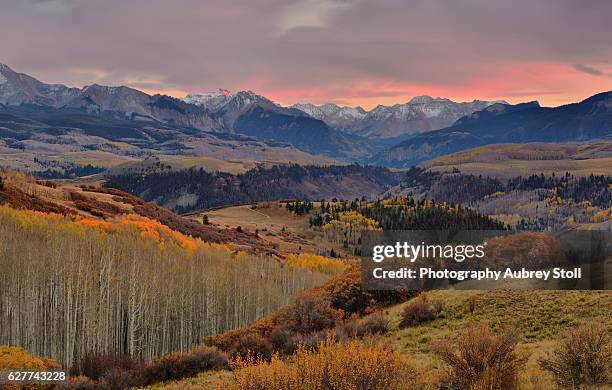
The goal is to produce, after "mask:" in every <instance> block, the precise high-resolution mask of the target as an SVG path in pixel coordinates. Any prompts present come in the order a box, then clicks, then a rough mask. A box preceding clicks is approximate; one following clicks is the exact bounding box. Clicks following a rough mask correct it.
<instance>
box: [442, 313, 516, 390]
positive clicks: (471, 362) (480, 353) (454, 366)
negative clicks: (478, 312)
mask: <svg viewBox="0 0 612 390" xmlns="http://www.w3.org/2000/svg"><path fill="white" fill-rule="evenodd" d="M519 340H520V335H519V333H518V331H517V330H516V329H507V330H505V331H503V332H502V333H501V334H499V335H494V334H491V333H490V332H489V326H488V324H486V323H485V324H482V325H481V326H473V327H470V328H468V329H467V330H466V331H464V332H463V333H461V334H459V335H457V337H456V342H455V343H453V344H451V343H449V342H438V343H434V344H432V351H433V352H434V354H436V355H437V356H438V357H440V359H442V361H444V362H445V363H446V364H448V365H449V366H450V384H449V387H450V388H453V389H455V388H456V389H474V390H480V389H483V390H484V389H492V390H510V389H516V388H517V386H518V374H519V372H520V371H521V369H522V368H523V367H524V365H525V363H526V361H527V356H525V355H523V354H520V353H518V352H517V351H516V345H517V343H518V342H519Z"/></svg>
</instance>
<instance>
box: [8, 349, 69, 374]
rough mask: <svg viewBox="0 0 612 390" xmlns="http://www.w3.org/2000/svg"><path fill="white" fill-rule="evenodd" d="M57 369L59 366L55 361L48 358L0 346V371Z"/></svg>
mask: <svg viewBox="0 0 612 390" xmlns="http://www.w3.org/2000/svg"><path fill="white" fill-rule="evenodd" d="M59 367H60V365H59V364H58V363H57V362H56V361H54V360H52V359H49V358H43V357H39V356H34V355H30V354H29V353H28V352H26V350H25V349H23V348H17V347H8V346H4V345H2V346H0V369H4V368H28V369H45V368H48V369H53V368H59Z"/></svg>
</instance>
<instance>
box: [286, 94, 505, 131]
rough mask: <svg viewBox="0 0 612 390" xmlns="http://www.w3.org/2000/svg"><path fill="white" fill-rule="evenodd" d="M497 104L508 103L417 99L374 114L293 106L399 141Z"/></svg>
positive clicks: (327, 106)
mask: <svg viewBox="0 0 612 390" xmlns="http://www.w3.org/2000/svg"><path fill="white" fill-rule="evenodd" d="M495 103H505V102H492V101H481V100H474V101H473V102H468V103H456V102H453V101H452V100H449V99H443V98H435V99H434V98H432V97H430V96H416V97H414V98H412V99H411V100H410V101H409V102H408V103H404V104H395V105H393V106H382V105H379V106H377V107H376V108H374V109H373V110H371V111H365V110H364V109H363V108H361V107H355V108H353V107H340V106H337V105H335V104H324V105H322V106H315V105H312V104H296V105H293V106H292V107H294V108H297V109H300V110H302V111H304V112H306V113H307V114H309V115H310V116H312V117H313V118H317V119H321V120H322V121H324V122H325V123H327V124H328V125H330V126H331V127H334V128H337V129H340V130H343V131H346V132H348V133H351V134H356V135H360V136H363V137H367V138H397V137H405V136H407V135H411V134H415V133H421V132H425V131H430V130H437V129H441V128H444V127H447V126H450V125H451V124H453V123H454V122H455V121H456V120H457V119H459V118H461V117H463V116H466V115H470V114H471V113H473V112H475V111H480V110H482V109H484V108H486V107H488V106H490V105H492V104H495Z"/></svg>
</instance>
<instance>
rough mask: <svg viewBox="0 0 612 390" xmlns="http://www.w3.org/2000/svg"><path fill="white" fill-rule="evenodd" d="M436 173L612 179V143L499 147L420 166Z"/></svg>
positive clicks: (494, 146)
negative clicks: (602, 176)
mask: <svg viewBox="0 0 612 390" xmlns="http://www.w3.org/2000/svg"><path fill="white" fill-rule="evenodd" d="M421 165H422V166H423V167H425V168H429V169H431V170H432V171H436V172H450V171H452V170H453V169H455V168H457V169H459V170H460V171H461V173H464V174H474V175H484V176H492V177H498V178H502V179H507V178H509V177H514V176H518V175H521V176H528V175H531V174H540V173H544V175H550V174H552V173H553V172H554V173H555V174H564V173H565V172H571V173H573V174H574V175H577V176H582V175H590V174H591V173H593V174H595V175H612V142H609V141H598V142H590V143H566V144H552V143H531V144H499V145H488V146H483V147H479V148H474V149H469V150H466V151H462V152H458V153H453V154H449V155H446V156H441V157H438V158H435V159H433V160H430V161H427V162H425V163H423V164H421Z"/></svg>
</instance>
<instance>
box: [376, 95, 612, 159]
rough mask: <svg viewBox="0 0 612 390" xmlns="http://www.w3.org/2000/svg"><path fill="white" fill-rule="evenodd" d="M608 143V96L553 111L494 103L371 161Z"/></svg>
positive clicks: (611, 103)
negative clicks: (517, 146) (486, 148)
mask: <svg viewBox="0 0 612 390" xmlns="http://www.w3.org/2000/svg"><path fill="white" fill-rule="evenodd" d="M610 138H612V92H604V93H600V94H597V95H594V96H592V97H590V98H588V99H586V100H584V101H582V102H580V103H573V104H568V105H564V106H560V107H555V108H546V107H540V105H539V104H538V103H537V102H530V103H524V104H518V105H514V106H513V105H508V104H501V103H498V104H493V105H491V106H489V107H487V108H486V109H484V110H482V111H478V112H474V113H473V114H471V115H469V116H465V117H463V118H461V119H459V120H457V121H456V122H455V123H454V124H453V125H452V126H450V127H447V128H444V129H441V130H436V131H431V132H427V133H423V134H420V135H418V136H416V137H414V138H411V139H409V140H407V141H404V142H402V143H400V144H398V145H396V146H393V147H391V148H389V149H387V150H385V151H383V152H381V153H379V154H378V155H377V156H375V157H374V158H373V159H371V160H370V162H372V163H377V164H382V165H386V166H393V167H408V166H411V165H414V164H417V163H419V162H422V161H425V160H428V159H431V158H434V157H437V156H442V155H445V154H449V153H454V152H458V151H461V150H466V149H469V148H473V147H476V146H482V145H489V144H497V143H528V142H569V141H586V140H592V139H610Z"/></svg>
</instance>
